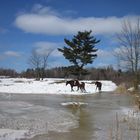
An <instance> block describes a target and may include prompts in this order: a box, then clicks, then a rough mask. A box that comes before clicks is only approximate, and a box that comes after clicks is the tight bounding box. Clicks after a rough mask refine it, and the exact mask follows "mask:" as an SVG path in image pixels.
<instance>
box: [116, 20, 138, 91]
mask: <svg viewBox="0 0 140 140" xmlns="http://www.w3.org/2000/svg"><path fill="white" fill-rule="evenodd" d="M117 39H118V42H119V46H120V47H119V48H118V49H117V51H116V52H115V53H116V56H117V59H118V60H119V61H120V64H123V67H125V68H126V69H127V70H130V71H131V72H132V73H133V76H134V79H133V82H134V87H135V89H136V90H137V89H138V80H139V73H138V69H139V67H140V19H139V18H138V19H137V21H136V22H135V24H134V23H132V22H130V21H129V20H126V21H124V22H123V24H122V30H121V33H120V34H117Z"/></svg>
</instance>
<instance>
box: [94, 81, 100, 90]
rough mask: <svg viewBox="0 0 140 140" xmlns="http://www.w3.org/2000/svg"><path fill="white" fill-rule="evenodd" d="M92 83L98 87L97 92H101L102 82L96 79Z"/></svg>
mask: <svg viewBox="0 0 140 140" xmlns="http://www.w3.org/2000/svg"><path fill="white" fill-rule="evenodd" d="M94 84H95V85H96V90H97V88H98V90H99V92H101V89H102V83H101V82H98V81H96V82H95V83H94Z"/></svg>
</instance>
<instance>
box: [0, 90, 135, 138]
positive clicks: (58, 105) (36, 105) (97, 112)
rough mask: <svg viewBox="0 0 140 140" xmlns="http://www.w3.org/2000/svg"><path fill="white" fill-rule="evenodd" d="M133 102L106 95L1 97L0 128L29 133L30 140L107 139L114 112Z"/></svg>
mask: <svg viewBox="0 0 140 140" xmlns="http://www.w3.org/2000/svg"><path fill="white" fill-rule="evenodd" d="M132 103H133V101H132V99H131V97H129V96H128V95H117V94H112V93H106V92H104V93H101V94H100V93H97V94H94V95H81V96H70V95H23V94H22V95H19V94H9V95H7V94H1V95H0V127H1V128H8V129H14V130H15V129H16V130H28V131H27V132H26V135H27V138H29V136H32V138H30V140H56V139H57V140H81V139H83V140H108V139H109V137H110V133H113V130H111V129H114V127H116V125H115V120H116V113H119V111H120V110H121V108H122V107H131V106H132ZM129 138H130V136H129ZM133 138H134V137H133ZM127 139H128V136H126V140H127Z"/></svg>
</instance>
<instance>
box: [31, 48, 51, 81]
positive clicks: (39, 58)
mask: <svg viewBox="0 0 140 140" xmlns="http://www.w3.org/2000/svg"><path fill="white" fill-rule="evenodd" d="M52 51H53V49H49V50H47V52H44V53H43V54H41V53H39V52H37V51H36V50H33V51H32V54H31V57H30V59H29V64H30V65H31V66H32V67H33V68H34V69H35V71H36V79H37V80H40V78H42V80H43V78H44V76H45V69H46V68H47V63H48V58H49V56H50V54H51V53H52Z"/></svg>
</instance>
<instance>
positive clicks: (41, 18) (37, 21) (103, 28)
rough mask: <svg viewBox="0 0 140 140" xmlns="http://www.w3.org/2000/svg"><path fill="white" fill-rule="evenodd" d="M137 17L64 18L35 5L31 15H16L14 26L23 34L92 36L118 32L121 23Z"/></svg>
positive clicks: (48, 9)
mask: <svg viewBox="0 0 140 140" xmlns="http://www.w3.org/2000/svg"><path fill="white" fill-rule="evenodd" d="M137 18H138V17H137V16H124V17H120V18H119V17H115V16H114V17H100V18H98V17H79V18H65V17H62V16H60V15H59V13H58V12H56V11H54V10H52V9H51V8H50V7H44V6H42V5H39V4H38V5H35V6H34V7H33V9H32V12H31V13H26V14H22V15H18V16H17V18H16V20H15V25H16V26H17V27H18V28H20V29H21V30H23V31H25V32H30V33H37V34H49V35H66V34H75V33H77V31H84V30H92V31H93V33H94V34H106V33H107V34H108V33H109V34H110V33H111V34H112V33H116V32H119V31H120V29H121V26H122V22H123V21H124V20H125V19H129V20H130V21H132V22H135V20H136V19H137Z"/></svg>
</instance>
